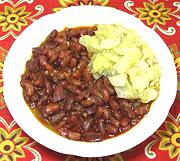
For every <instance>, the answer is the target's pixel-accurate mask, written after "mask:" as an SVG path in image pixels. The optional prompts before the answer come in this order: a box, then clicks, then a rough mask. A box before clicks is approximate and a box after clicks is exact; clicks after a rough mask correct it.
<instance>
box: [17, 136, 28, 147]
mask: <svg viewBox="0 0 180 161" xmlns="http://www.w3.org/2000/svg"><path fill="white" fill-rule="evenodd" d="M27 140H28V139H27V138H26V137H20V138H18V139H15V140H14V142H15V145H16V146H22V145H24V144H25V143H26V142H27Z"/></svg>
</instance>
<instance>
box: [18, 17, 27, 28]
mask: <svg viewBox="0 0 180 161" xmlns="http://www.w3.org/2000/svg"><path fill="white" fill-rule="evenodd" d="M18 23H19V24H18V25H21V26H26V25H27V24H28V23H27V21H26V20H25V19H24V18H20V19H19V21H18Z"/></svg>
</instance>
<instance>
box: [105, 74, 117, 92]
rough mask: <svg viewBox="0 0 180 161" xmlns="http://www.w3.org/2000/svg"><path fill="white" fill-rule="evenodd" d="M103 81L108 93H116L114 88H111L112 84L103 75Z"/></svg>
mask: <svg viewBox="0 0 180 161" xmlns="http://www.w3.org/2000/svg"><path fill="white" fill-rule="evenodd" d="M103 82H104V86H105V88H106V89H107V90H108V91H109V93H110V94H111V95H113V94H115V93H116V92H115V90H114V88H113V87H112V85H111V84H110V82H109V79H108V78H107V77H104V79H103Z"/></svg>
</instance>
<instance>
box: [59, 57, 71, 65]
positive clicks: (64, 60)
mask: <svg viewBox="0 0 180 161" xmlns="http://www.w3.org/2000/svg"><path fill="white" fill-rule="evenodd" d="M70 60H71V57H70V56H67V57H65V58H64V59H63V60H62V61H61V63H60V64H61V67H65V66H67V65H68V64H69V62H70Z"/></svg>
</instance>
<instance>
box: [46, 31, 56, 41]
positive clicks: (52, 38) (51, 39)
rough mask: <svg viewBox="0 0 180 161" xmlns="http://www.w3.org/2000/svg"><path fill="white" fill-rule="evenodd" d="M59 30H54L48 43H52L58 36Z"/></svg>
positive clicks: (48, 38)
mask: <svg viewBox="0 0 180 161" xmlns="http://www.w3.org/2000/svg"><path fill="white" fill-rule="evenodd" d="M57 33H58V32H57V30H53V31H52V32H51V33H50V34H49V36H48V37H47V39H46V42H52V41H53V40H54V39H55V38H56V36H57Z"/></svg>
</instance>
